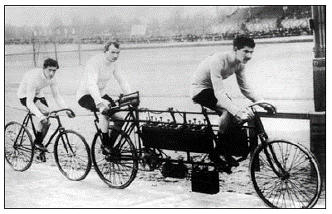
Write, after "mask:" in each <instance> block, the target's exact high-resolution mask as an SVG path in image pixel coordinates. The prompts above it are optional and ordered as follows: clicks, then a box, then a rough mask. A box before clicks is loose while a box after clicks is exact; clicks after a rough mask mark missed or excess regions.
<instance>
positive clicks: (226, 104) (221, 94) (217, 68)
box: [210, 58, 240, 116]
mask: <svg viewBox="0 0 332 214" xmlns="http://www.w3.org/2000/svg"><path fill="white" fill-rule="evenodd" d="M223 69H224V63H223V62H222V61H220V60H218V59H217V58H214V59H213V60H212V62H211V64H210V74H211V80H212V85H213V90H214V94H215V96H216V98H217V99H218V103H219V105H220V106H221V107H223V108H225V109H226V110H227V111H228V112H230V113H231V114H232V115H234V116H235V115H236V114H237V113H238V112H239V111H240V109H239V108H238V107H237V106H236V105H235V104H234V103H233V102H232V101H231V100H230V99H229V98H228V97H227V95H226V93H225V88H224V83H223V78H222V76H221V71H222V70H223Z"/></svg>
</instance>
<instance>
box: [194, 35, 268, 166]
mask: <svg viewBox="0 0 332 214" xmlns="http://www.w3.org/2000/svg"><path fill="white" fill-rule="evenodd" d="M254 48H255V42H254V40H253V39H250V38H247V37H242V36H239V37H237V38H236V39H235V40H234V41H233V51H231V52H227V53H216V54H213V55H211V56H209V57H207V58H206V59H205V60H203V61H202V62H201V64H200V65H199V66H198V68H197V70H196V72H195V74H194V76H193V78H192V81H191V97H192V100H193V101H194V103H198V104H200V105H202V106H205V107H208V108H210V109H212V110H214V111H216V112H217V113H218V114H219V115H220V118H219V123H218V125H219V134H220V135H222V134H224V133H225V132H227V129H228V127H229V125H230V123H231V122H232V119H233V118H235V120H236V121H237V122H238V123H239V124H241V123H243V122H244V121H246V120H250V119H252V118H253V117H254V113H253V112H252V111H251V110H250V109H248V108H244V107H239V106H237V105H235V103H234V102H233V101H232V100H231V99H230V98H229V97H228V95H227V94H226V92H225V88H224V87H225V85H224V83H223V80H224V79H227V78H228V77H230V76H231V75H233V74H235V75H236V79H237V83H238V86H239V88H240V90H241V92H242V94H243V95H244V96H246V97H247V98H248V99H250V100H251V101H253V102H263V101H264V100H263V97H262V96H261V95H260V94H257V93H256V92H255V90H254V89H253V87H252V86H251V83H250V82H249V81H248V78H247V75H248V72H247V71H246V70H245V64H246V63H247V62H248V61H249V60H250V59H251V57H252V54H253V52H254ZM261 107H263V108H265V109H267V110H271V111H273V109H270V108H271V107H270V106H269V105H266V104H261ZM211 156H212V159H214V161H215V160H217V161H218V160H219V158H217V157H215V156H214V155H213V154H212V155H211ZM226 158H227V159H228V160H227V161H228V162H230V163H232V164H233V165H235V166H236V165H237V163H235V162H234V160H233V159H232V158H231V157H226ZM219 161H220V160H219Z"/></svg>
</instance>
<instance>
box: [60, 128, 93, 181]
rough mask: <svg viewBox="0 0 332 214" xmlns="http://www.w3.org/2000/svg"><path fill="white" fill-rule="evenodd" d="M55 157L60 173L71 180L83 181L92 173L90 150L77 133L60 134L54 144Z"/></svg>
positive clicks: (67, 131)
mask: <svg viewBox="0 0 332 214" xmlns="http://www.w3.org/2000/svg"><path fill="white" fill-rule="evenodd" d="M54 157H55V162H56V164H57V165H58V168H59V170H60V172H61V173H62V174H63V175H64V176H66V178H68V179H69V180H72V181H80V180H83V179H84V178H85V177H86V176H87V175H88V174H89V172H90V169H91V158H90V148H89V145H88V144H87V143H86V141H85V139H84V137H82V136H81V135H80V134H78V133H76V132H75V131H71V130H66V131H64V132H62V133H60V134H59V135H58V137H57V139H56V140H55V143H54Z"/></svg>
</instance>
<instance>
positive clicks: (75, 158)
mask: <svg viewBox="0 0 332 214" xmlns="http://www.w3.org/2000/svg"><path fill="white" fill-rule="evenodd" d="M63 111H71V113H72V114H73V115H75V114H74V112H73V111H72V110H71V109H60V110H56V111H52V112H50V113H49V114H48V115H47V121H49V119H50V118H53V119H55V120H56V121H57V123H58V126H57V128H56V130H55V131H54V132H53V134H52V135H51V137H50V138H49V140H48V142H47V143H46V144H45V148H46V150H47V147H48V146H49V145H50V144H51V141H52V140H53V138H54V137H55V136H56V135H57V137H56V139H55V142H54V158H55V162H56V164H57V166H58V168H59V170H60V172H61V173H62V174H63V175H64V176H65V177H66V178H67V179H69V180H73V181H80V180H83V179H84V178H85V177H86V176H87V175H88V173H89V172H90V169H91V158H90V148H89V146H88V144H87V143H86V141H85V138H84V137H83V136H82V135H80V134H79V133H77V132H75V131H73V130H66V129H65V128H64V127H63V126H62V123H61V121H60V117H59V115H58V113H60V112H63ZM33 116H34V114H33V113H31V112H30V111H28V113H27V115H26V116H25V118H24V120H23V123H22V124H20V123H18V122H15V121H12V122H9V123H7V124H6V126H5V159H6V161H7V162H8V164H9V165H10V166H11V167H12V168H13V169H14V170H15V171H21V172H23V171H25V170H27V169H28V168H29V167H30V166H31V164H32V162H33V158H34V155H35V153H39V154H38V156H37V160H39V161H41V162H46V156H45V152H49V151H48V150H47V151H43V150H41V149H39V148H37V147H35V145H34V143H33V138H32V135H31V133H30V131H29V129H28V124H29V122H30V124H31V129H32V132H33V134H34V135H36V127H35V125H34V122H33V119H32V117H33ZM47 131H48V130H47ZM47 131H46V132H45V133H44V134H43V136H46V134H47Z"/></svg>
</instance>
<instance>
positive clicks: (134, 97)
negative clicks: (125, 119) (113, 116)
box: [109, 91, 139, 110]
mask: <svg viewBox="0 0 332 214" xmlns="http://www.w3.org/2000/svg"><path fill="white" fill-rule="evenodd" d="M132 101H136V102H139V92H138V91H136V92H133V93H130V94H120V96H119V98H118V99H117V100H115V103H117V105H116V106H111V105H110V106H109V108H110V109H113V110H116V109H119V108H121V107H124V106H130V105H132Z"/></svg>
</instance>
